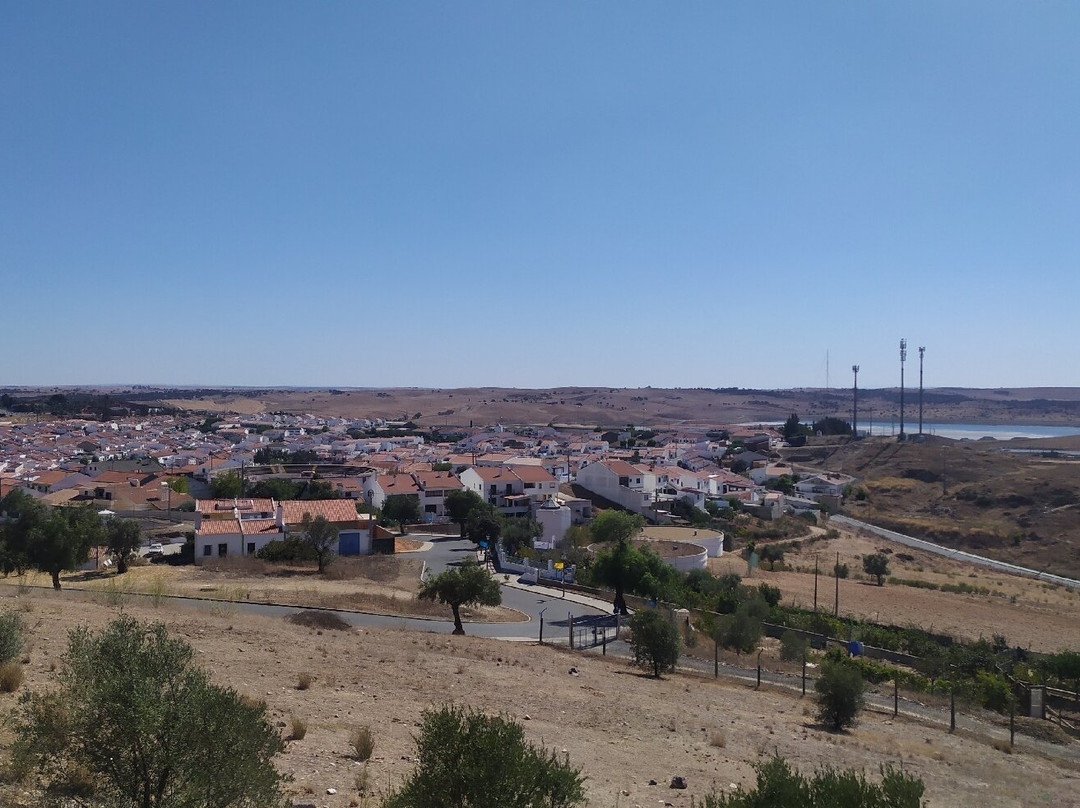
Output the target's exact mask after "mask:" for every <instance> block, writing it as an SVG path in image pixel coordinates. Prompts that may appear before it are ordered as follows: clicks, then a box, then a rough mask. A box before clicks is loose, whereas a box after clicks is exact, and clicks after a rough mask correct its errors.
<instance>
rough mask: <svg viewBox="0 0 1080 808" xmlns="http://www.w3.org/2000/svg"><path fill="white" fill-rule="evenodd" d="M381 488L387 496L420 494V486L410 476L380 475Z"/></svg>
mask: <svg viewBox="0 0 1080 808" xmlns="http://www.w3.org/2000/svg"><path fill="white" fill-rule="evenodd" d="M378 482H379V488H381V489H382V490H383V493H385V494H386V495H387V496H391V495H393V494H419V493H420V486H418V485H417V484H416V480H414V479H413V478H412V476H411V475H408V474H380V475H379V480H378Z"/></svg>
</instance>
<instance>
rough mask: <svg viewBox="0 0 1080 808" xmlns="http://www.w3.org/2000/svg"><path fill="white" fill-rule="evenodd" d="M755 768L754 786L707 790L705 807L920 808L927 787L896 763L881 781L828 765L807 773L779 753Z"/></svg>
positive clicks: (885, 769)
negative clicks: (799, 769) (730, 789)
mask: <svg viewBox="0 0 1080 808" xmlns="http://www.w3.org/2000/svg"><path fill="white" fill-rule="evenodd" d="M754 768H755V769H756V770H757V783H756V784H755V786H754V788H752V789H748V790H745V791H743V790H737V791H732V792H730V793H723V792H721V793H713V794H707V795H706V796H705V799H704V801H703V803H702V808H920V805H921V804H922V795H923V791H924V790H925V786H924V785H923V781H922V780H920V779H919V778H917V777H913V776H912V775H910V774H907V773H906V772H904V771H902V770H897V769H895V768H893V767H892V766H891V765H885V766H882V767H881V782H880V783H872V782H870V781H868V780H867V779H866V775H865V774H864V773H863V772H861V771H854V770H850V769H849V770H846V771H839V770H836V769H833V768H830V767H828V766H826V767H825V768H823V769H821V770H819V771H817V772H816V773H815V774H814V775H813V777H805V776H804V775H801V774H799V773H798V772H797V771H793V770H792V768H791V767H790V765H789V764H788V762H787V761H786V760H784V759H783V758H782V757H779V756H777V757H774V758H772V759H771V760H768V761H765V762H763V763H757V764H755V766H754Z"/></svg>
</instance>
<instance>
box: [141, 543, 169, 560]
mask: <svg viewBox="0 0 1080 808" xmlns="http://www.w3.org/2000/svg"><path fill="white" fill-rule="evenodd" d="M164 554H165V548H164V547H162V546H161V542H157V541H156V542H154V543H153V544H151V545H150V546H149V547H148V548H147V549H146V557H147V558H153V557H154V556H159V555H164Z"/></svg>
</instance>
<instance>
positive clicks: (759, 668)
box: [754, 651, 761, 690]
mask: <svg viewBox="0 0 1080 808" xmlns="http://www.w3.org/2000/svg"><path fill="white" fill-rule="evenodd" d="M754 689H755V690H760V689H761V651H758V652H757V686H756V687H755V688H754Z"/></svg>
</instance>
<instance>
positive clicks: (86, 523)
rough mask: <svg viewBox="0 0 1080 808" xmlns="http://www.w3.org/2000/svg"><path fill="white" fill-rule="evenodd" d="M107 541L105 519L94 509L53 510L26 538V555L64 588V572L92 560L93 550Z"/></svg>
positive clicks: (56, 583) (57, 584)
mask: <svg viewBox="0 0 1080 808" xmlns="http://www.w3.org/2000/svg"><path fill="white" fill-rule="evenodd" d="M104 539H105V528H104V526H103V525H102V523H101V517H100V516H98V515H97V513H96V512H95V511H94V510H92V509H91V508H90V507H85V508H53V509H52V510H51V511H50V512H49V515H48V517H47V518H46V519H45V520H44V521H41V522H39V523H38V524H37V525H35V526H34V527H32V528H31V529H30V531H29V533H28V534H27V536H26V545H25V554H26V558H27V560H28V561H29V562H30V565H31V566H33V567H36V568H37V569H39V570H41V571H42V572H47V573H49V575H50V576H51V577H52V585H53V589H57V590H59V589H60V573H61V572H64V571H65V570H74V569H76V568H77V567H78V566H79V565H80V564H83V563H85V562H86V560H87V559H88V558H89V557H90V548H91V547H94V546H95V545H98V544H101V543H102V542H103V541H104Z"/></svg>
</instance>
